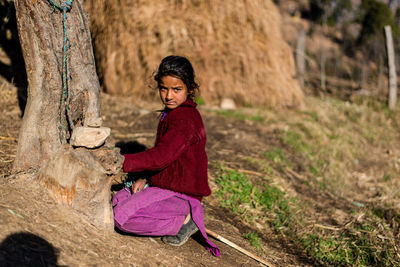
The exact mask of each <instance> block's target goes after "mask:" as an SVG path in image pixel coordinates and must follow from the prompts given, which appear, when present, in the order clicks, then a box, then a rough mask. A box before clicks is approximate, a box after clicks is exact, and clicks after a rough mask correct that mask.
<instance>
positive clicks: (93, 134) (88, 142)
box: [70, 126, 111, 148]
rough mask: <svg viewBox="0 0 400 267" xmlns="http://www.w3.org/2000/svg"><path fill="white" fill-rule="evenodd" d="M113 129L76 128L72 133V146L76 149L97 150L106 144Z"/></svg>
mask: <svg viewBox="0 0 400 267" xmlns="http://www.w3.org/2000/svg"><path fill="white" fill-rule="evenodd" d="M110 132H111V129H110V128H107V127H99V128H92V127H84V126H83V127H82V126H79V127H76V128H75V129H74V131H73V132H72V137H71V140H70V144H71V145H73V146H75V147H87V148H96V147H99V146H101V145H103V144H104V142H105V141H106V139H107V137H108V136H109V135H110Z"/></svg>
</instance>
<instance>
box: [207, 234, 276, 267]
mask: <svg viewBox="0 0 400 267" xmlns="http://www.w3.org/2000/svg"><path fill="white" fill-rule="evenodd" d="M206 233H207V234H208V235H210V236H212V237H214V238H215V239H217V240H219V241H221V242H222V243H225V244H227V245H228V246H231V247H233V248H234V249H237V250H239V251H240V252H242V253H243V254H245V255H247V256H249V257H250V258H253V259H255V260H256V261H258V262H261V263H262V264H264V265H265V266H270V267H274V265H273V264H271V263H269V262H267V261H265V260H263V259H261V258H260V257H258V256H256V255H254V254H253V253H251V252H249V251H247V250H245V249H244V248H241V247H239V246H238V245H236V244H235V243H232V242H231V241H229V240H227V239H225V238H223V237H222V236H220V235H219V234H217V233H215V232H213V231H211V230H208V229H206Z"/></svg>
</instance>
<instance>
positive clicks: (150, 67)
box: [86, 0, 303, 107]
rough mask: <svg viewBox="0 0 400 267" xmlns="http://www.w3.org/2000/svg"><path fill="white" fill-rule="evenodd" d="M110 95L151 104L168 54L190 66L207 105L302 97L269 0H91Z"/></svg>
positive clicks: (293, 102) (291, 101)
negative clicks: (157, 76)
mask: <svg viewBox="0 0 400 267" xmlns="http://www.w3.org/2000/svg"><path fill="white" fill-rule="evenodd" d="M86 5H87V10H88V11H89V13H90V17H91V31H92V35H93V38H94V46H95V54H96V60H97V65H98V70H99V75H100V78H101V80H102V81H103V85H104V88H105V90H106V92H108V93H110V94H122V95H132V96H134V97H135V98H136V99H138V100H140V99H147V100H150V99H152V98H153V97H154V95H155V94H154V92H152V90H151V89H149V88H148V87H149V86H148V85H149V84H151V83H149V82H150V81H151V76H152V73H153V72H154V71H155V70H156V68H157V66H158V64H159V62H160V61H161V59H162V58H163V57H165V56H167V55H170V54H177V55H184V56H187V57H188V58H189V59H190V60H191V61H192V63H193V65H194V68H195V70H196V72H197V77H198V79H199V82H200V85H201V92H202V93H201V97H202V98H203V99H204V100H205V102H206V103H213V104H216V103H219V101H220V100H221V99H222V98H224V97H229V98H232V99H234V100H235V101H236V102H237V103H238V104H239V105H243V104H250V105H256V106H261V105H268V106H278V107H295V106H299V105H301V103H302V99H303V93H302V91H301V89H300V88H299V85H298V83H297V81H296V80H295V78H294V75H295V69H294V62H293V55H292V51H291V49H290V48H289V46H288V45H287V44H286V43H285V41H284V40H283V38H282V34H281V29H280V27H281V17H280V14H279V11H278V9H277V8H276V7H275V5H274V4H273V3H272V1H270V0H227V1H211V0H208V1H200V0H166V1H145V0H121V1H113V0H88V1H86Z"/></svg>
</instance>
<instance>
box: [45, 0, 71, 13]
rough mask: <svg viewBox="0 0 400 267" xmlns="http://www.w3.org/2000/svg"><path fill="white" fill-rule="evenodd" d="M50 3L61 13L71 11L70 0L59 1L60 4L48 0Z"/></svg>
mask: <svg viewBox="0 0 400 267" xmlns="http://www.w3.org/2000/svg"><path fill="white" fill-rule="evenodd" d="M49 2H50V4H51V5H52V6H53V8H54V9H58V10H60V11H62V12H63V13H66V12H69V11H71V8H72V0H65V1H61V2H60V4H57V3H56V2H55V1H54V0H49Z"/></svg>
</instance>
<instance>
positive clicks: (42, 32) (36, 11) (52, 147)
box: [14, 0, 101, 171]
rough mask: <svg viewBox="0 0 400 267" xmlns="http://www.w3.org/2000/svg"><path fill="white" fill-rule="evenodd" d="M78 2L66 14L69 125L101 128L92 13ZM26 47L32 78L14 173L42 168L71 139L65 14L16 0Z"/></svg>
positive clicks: (43, 0) (36, 1) (38, 2)
mask: <svg viewBox="0 0 400 267" xmlns="http://www.w3.org/2000/svg"><path fill="white" fill-rule="evenodd" d="M83 4H84V3H83V0H75V1H73V3H72V8H71V11H70V12H68V13H67V17H68V19H67V23H68V24H67V36H68V39H69V40H70V65H71V70H70V71H71V72H70V78H71V79H70V83H69V92H68V94H69V103H70V108H71V111H70V118H69V119H70V121H72V122H73V123H74V125H76V126H80V125H83V126H94V127H99V126H101V117H100V85H99V81H98V78H97V75H96V69H95V63H94V56H93V50H92V42H91V37H90V32H89V26H88V18H87V15H86V14H87V13H86V12H85V11H84V6H83ZM15 8H16V16H17V25H18V32H19V38H20V42H21V48H22V52H23V56H24V59H25V66H26V70H27V79H28V84H29V86H28V100H27V105H26V109H25V113H24V117H23V121H22V126H21V129H20V134H19V139H18V149H17V155H16V159H15V162H14V170H15V171H23V170H27V169H29V168H31V167H33V168H38V167H40V166H41V165H42V164H43V163H45V162H46V161H48V160H49V159H50V158H52V156H53V155H55V153H56V152H57V151H58V150H59V149H60V148H61V146H62V145H63V144H65V143H68V141H69V138H70V137H71V131H72V125H69V127H67V128H66V129H63V130H61V129H62V128H60V126H61V124H62V121H63V119H65V117H64V116H66V115H65V111H64V110H63V108H64V106H63V105H61V97H62V71H63V21H62V19H63V15H62V13H61V12H60V11H59V10H55V9H54V8H53V7H52V6H51V4H50V2H49V1H47V0H15Z"/></svg>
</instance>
